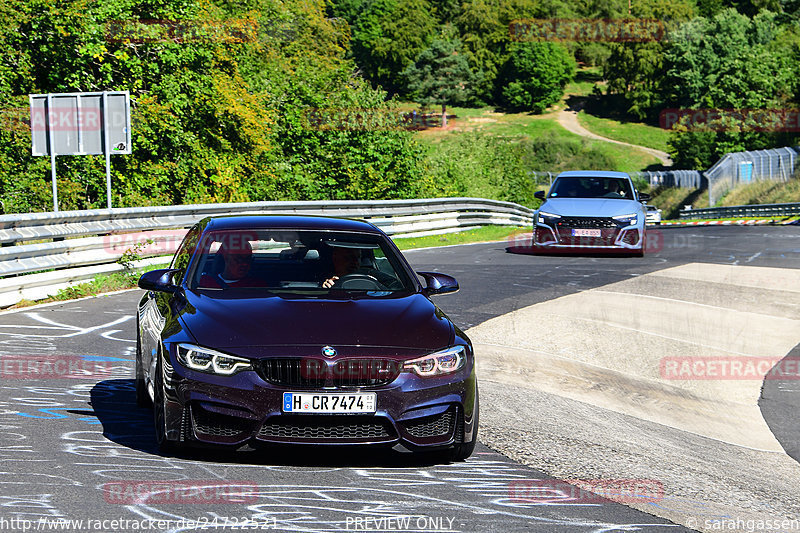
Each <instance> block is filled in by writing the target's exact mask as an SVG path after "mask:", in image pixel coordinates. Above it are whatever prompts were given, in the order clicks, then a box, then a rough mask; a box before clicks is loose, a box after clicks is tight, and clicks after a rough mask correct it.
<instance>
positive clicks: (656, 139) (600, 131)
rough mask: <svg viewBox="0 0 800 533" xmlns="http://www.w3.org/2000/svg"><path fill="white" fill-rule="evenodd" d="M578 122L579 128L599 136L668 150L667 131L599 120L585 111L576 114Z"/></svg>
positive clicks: (645, 125) (631, 123) (632, 123)
mask: <svg viewBox="0 0 800 533" xmlns="http://www.w3.org/2000/svg"><path fill="white" fill-rule="evenodd" d="M578 122H580V124H581V126H583V127H584V128H586V129H587V130H589V131H591V132H592V133H596V134H597V135H601V136H603V137H608V138H609V139H614V140H615V141H622V142H626V143H630V144H635V145H638V146H646V147H648V148H653V149H654V150H661V151H662V152H666V151H667V149H668V146H667V141H668V140H669V132H668V131H667V130H664V129H661V128H657V127H655V126H650V125H648V124H641V123H638V122H620V121H617V120H613V119H609V118H600V117H596V116H594V115H590V114H588V113H586V112H585V111H581V112H580V113H578Z"/></svg>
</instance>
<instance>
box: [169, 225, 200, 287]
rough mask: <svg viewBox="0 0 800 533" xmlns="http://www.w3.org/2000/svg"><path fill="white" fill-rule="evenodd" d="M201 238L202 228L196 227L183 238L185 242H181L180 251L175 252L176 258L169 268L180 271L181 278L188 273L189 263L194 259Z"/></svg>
mask: <svg viewBox="0 0 800 533" xmlns="http://www.w3.org/2000/svg"><path fill="white" fill-rule="evenodd" d="M199 237H200V227H199V226H194V227H193V228H192V229H190V230H189V232H188V233H187V234H186V236H185V237H184V238H183V242H181V245H180V246H179V247H178V251H177V252H175V257H173V258H172V264H170V266H169V267H170V268H175V269H179V270H180V271H181V276H182V275H183V274H185V273H186V269H187V268H188V266H189V261H190V260H191V259H192V255H193V254H194V250H195V248H197V244H198V238H199Z"/></svg>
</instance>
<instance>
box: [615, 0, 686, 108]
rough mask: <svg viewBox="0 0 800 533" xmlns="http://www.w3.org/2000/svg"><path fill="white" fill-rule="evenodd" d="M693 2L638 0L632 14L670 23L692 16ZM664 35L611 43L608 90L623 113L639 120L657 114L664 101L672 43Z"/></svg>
mask: <svg viewBox="0 0 800 533" xmlns="http://www.w3.org/2000/svg"><path fill="white" fill-rule="evenodd" d="M693 14H694V6H693V4H692V3H690V2H687V1H686V0H637V1H636V2H633V4H632V11H631V16H633V17H637V18H643V19H655V20H660V21H666V25H667V27H668V28H669V27H672V25H675V24H679V23H680V22H682V21H686V20H689V19H690V18H691V17H692V16H693ZM661 37H662V36H659V35H657V34H656V35H654V40H653V41H650V42H642V43H612V44H611V45H610V48H611V55H610V56H609V58H608V59H607V60H606V62H605V68H604V69H603V76H604V77H605V78H606V80H607V81H608V84H607V89H606V93H607V94H612V95H618V96H619V99H620V101H621V102H622V109H619V110H618V111H621V112H622V113H627V114H630V115H632V116H634V117H636V118H637V119H639V120H643V119H648V118H649V119H650V121H655V117H657V116H658V113H659V112H660V111H661V109H662V108H663V105H664V100H665V97H664V92H665V89H664V87H663V83H664V73H665V70H666V67H665V63H664V52H665V50H666V49H667V48H668V47H669V43H668V42H667V41H666V40H659V39H660V38H661Z"/></svg>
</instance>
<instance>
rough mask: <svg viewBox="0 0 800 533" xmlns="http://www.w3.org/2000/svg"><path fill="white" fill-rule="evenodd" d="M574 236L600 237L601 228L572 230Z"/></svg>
mask: <svg viewBox="0 0 800 533" xmlns="http://www.w3.org/2000/svg"><path fill="white" fill-rule="evenodd" d="M572 236H573V237H600V236H601V234H600V230H599V229H574V230H572Z"/></svg>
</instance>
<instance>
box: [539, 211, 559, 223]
mask: <svg viewBox="0 0 800 533" xmlns="http://www.w3.org/2000/svg"><path fill="white" fill-rule="evenodd" d="M559 218H561V215H556V214H554V213H547V212H546V211H539V216H538V219H537V221H538V222H539V223H540V224H547V225H548V226H552V225H553V224H554V223H555V222H557V221H558V219H559Z"/></svg>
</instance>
